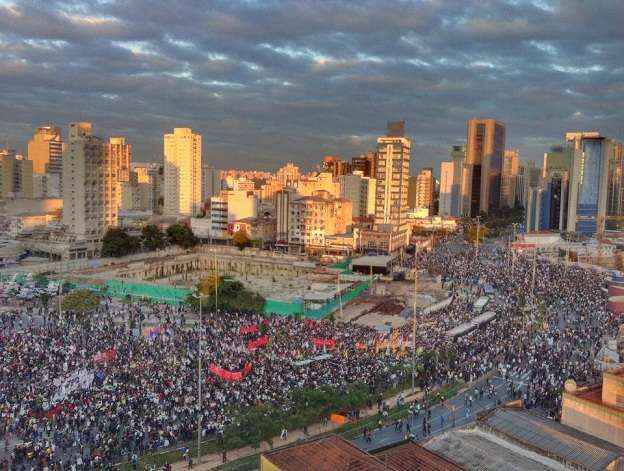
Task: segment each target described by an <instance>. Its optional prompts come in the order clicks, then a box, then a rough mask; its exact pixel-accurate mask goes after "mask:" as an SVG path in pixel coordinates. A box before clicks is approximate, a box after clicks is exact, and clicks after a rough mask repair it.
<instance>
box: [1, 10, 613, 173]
mask: <svg viewBox="0 0 624 471" xmlns="http://www.w3.org/2000/svg"><path fill="white" fill-rule="evenodd" d="M67 5H68V4H67V3H63V4H61V3H57V2H48V3H46V4H45V5H42V4H40V3H34V2H28V1H22V2H18V3H15V4H13V2H10V1H7V0H0V25H1V26H2V28H0V29H1V30H2V33H0V59H1V60H2V61H3V63H4V64H5V66H4V67H2V68H1V69H2V70H0V90H2V91H3V101H2V104H0V111H2V112H1V113H0V115H1V116H3V118H1V121H0V143H2V145H5V144H8V145H9V146H10V147H15V148H17V149H18V150H19V151H21V152H22V153H24V154H25V153H26V145H27V142H28V139H29V138H30V137H31V136H32V133H33V131H34V129H35V128H36V127H38V126H41V125H44V124H47V123H48V122H54V123H55V124H56V125H60V126H62V127H63V128H64V129H66V126H67V124H68V123H69V122H72V121H90V122H93V123H94V125H95V127H96V129H97V130H98V134H101V135H123V136H126V137H127V138H128V139H129V140H130V141H131V142H132V143H133V146H134V154H135V155H136V160H137V161H154V160H156V159H160V158H162V135H163V134H164V133H165V132H168V130H170V129H172V128H173V127H184V126H188V127H192V128H193V129H194V130H197V132H198V133H200V134H202V136H203V137H204V139H203V140H204V148H203V152H202V154H203V155H204V157H205V159H204V160H205V162H206V163H209V164H212V165H214V166H216V167H218V168H224V167H239V168H252V167H255V168H261V169H275V168H277V167H279V166H280V163H281V162H285V161H293V162H295V163H296V164H298V165H301V166H302V167H303V168H310V166H311V165H310V164H311V163H312V164H313V165H316V163H317V162H318V161H319V160H320V158H321V157H322V156H323V155H340V156H342V157H343V158H347V159H348V158H351V157H352V156H354V155H358V154H359V153H362V152H365V151H367V150H370V149H372V148H374V146H375V138H376V137H377V135H378V131H379V129H382V128H383V126H384V124H385V122H386V121H389V120H393V119H405V120H406V121H407V132H406V134H407V135H408V136H410V138H411V139H412V141H413V144H412V146H413V149H412V154H413V159H412V160H413V162H414V164H413V165H414V166H415V168H422V167H428V166H432V167H433V168H434V169H436V171H437V169H438V168H439V164H440V162H441V161H443V160H445V159H446V158H447V156H448V149H449V147H450V146H451V145H453V144H458V143H461V142H463V141H464V140H465V139H466V132H465V122H466V121H467V120H468V119H470V118H478V117H491V118H494V119H497V120H500V121H501V122H503V123H504V124H505V125H506V127H507V130H508V142H507V147H508V148H517V149H519V152H520V156H521V157H522V158H523V159H531V160H534V161H537V162H539V161H540V160H541V156H542V155H543V153H544V152H546V151H547V150H548V148H549V147H550V145H552V144H558V143H561V142H562V136H563V135H564V133H565V132H567V131H571V130H597V131H600V132H601V133H602V134H604V135H610V136H613V137H614V138H619V139H621V138H622V131H621V128H620V126H619V124H618V123H619V122H621V120H622V117H624V115H623V113H624V112H623V111H621V110H623V109H624V107H622V106H621V105H622V103H623V101H624V93H623V92H622V90H621V87H620V86H619V85H618V84H619V83H620V82H621V79H622V76H623V75H624V69H623V68H622V67H620V64H619V61H618V56H617V51H618V48H620V47H621V42H622V39H621V34H620V33H619V29H618V26H617V25H618V24H620V23H621V20H622V18H623V16H624V7H622V6H621V5H617V4H616V2H607V1H604V2H591V4H590V2H581V1H573V2H547V1H539V2H538V1H534V2H528V1H526V2H522V1H517V2H502V1H492V2H487V4H484V3H483V2H450V1H436V2H422V3H414V4H404V3H391V4H386V3H385V2H384V3H383V5H382V4H381V3H379V2H375V1H369V2H366V3H358V4H351V3H340V2H334V3H332V4H327V5H326V6H323V7H321V6H318V7H314V8H313V7H311V6H310V5H309V4H307V3H306V2H294V1H293V2H270V3H269V2H265V3H253V2H245V3H239V2H228V3H223V4H215V5H213V7H212V8H210V9H206V11H201V10H198V9H197V8H196V7H194V5H193V4H192V3H191V2H181V3H179V5H177V10H176V11H175V12H172V11H169V9H170V8H171V5H158V6H157V7H156V8H153V7H152V8H149V6H145V5H141V4H140V3H139V2H132V3H131V4H127V5H126V4H121V3H119V2H97V3H95V2H94V3H87V2H75V3H73V4H72V6H71V7H68V6H67ZM483 7H486V8H483ZM486 11H487V14H486ZM506 18H513V20H507V19H506ZM280 19H281V20H283V21H279V20H280ZM590 21H591V22H592V23H591V24H592V25H594V26H595V27H593V28H586V27H585V25H586V24H588V22H590ZM163 25H164V26H165V27H163ZM294 25H297V27H294ZM484 92H487V94H485V93H484ZM276 135H278V136H280V139H275V136H276ZM412 172H414V167H413V169H412Z"/></svg>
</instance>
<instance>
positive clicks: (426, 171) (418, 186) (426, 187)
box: [408, 167, 435, 215]
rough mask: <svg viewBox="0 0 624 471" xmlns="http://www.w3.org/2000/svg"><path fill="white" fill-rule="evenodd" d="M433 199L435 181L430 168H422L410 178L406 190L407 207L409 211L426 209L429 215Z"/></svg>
mask: <svg viewBox="0 0 624 471" xmlns="http://www.w3.org/2000/svg"><path fill="white" fill-rule="evenodd" d="M434 198H435V179H434V178H433V169H432V168H429V167H428V168H423V169H422V170H421V171H420V172H418V175H416V176H414V177H410V179H409V188H408V205H409V207H410V208H411V209H427V210H428V211H429V215H431V211H432V210H433V203H434Z"/></svg>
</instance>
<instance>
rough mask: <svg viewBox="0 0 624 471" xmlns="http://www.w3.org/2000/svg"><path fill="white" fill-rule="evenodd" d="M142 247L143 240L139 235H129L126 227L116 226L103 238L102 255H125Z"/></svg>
mask: <svg viewBox="0 0 624 471" xmlns="http://www.w3.org/2000/svg"><path fill="white" fill-rule="evenodd" d="M140 247H141V241H140V239H139V238H138V237H134V236H131V235H129V234H128V232H126V230H125V229H120V228H117V227H114V228H111V229H109V230H108V231H106V234H104V238H103V239H102V256H103V257H124V256H126V255H129V254H131V253H135V252H137V251H138V250H139V248H140Z"/></svg>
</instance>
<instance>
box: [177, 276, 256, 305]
mask: <svg viewBox="0 0 624 471" xmlns="http://www.w3.org/2000/svg"><path fill="white" fill-rule="evenodd" d="M215 284H216V279H215V277H214V276H209V277H206V278H203V279H202V280H201V281H200V282H199V283H198V284H197V291H198V292H199V293H200V294H201V295H202V296H203V298H202V304H203V305H204V306H206V307H208V306H210V308H212V306H215V305H217V306H218V308H219V309H224V310H226V311H252V312H262V311H263V310H264V303H265V301H266V300H265V299H264V297H262V296H261V295H259V294H258V293H254V292H253V291H250V290H248V289H247V288H245V285H243V284H242V283H241V282H240V281H236V280H233V279H231V278H225V277H220V278H219V284H218V288H217V294H218V298H219V299H218V302H217V300H216V299H215ZM186 302H187V303H188V304H189V305H191V306H192V307H193V308H194V309H198V308H199V301H198V300H197V297H196V296H194V295H189V296H188V297H187V298H186Z"/></svg>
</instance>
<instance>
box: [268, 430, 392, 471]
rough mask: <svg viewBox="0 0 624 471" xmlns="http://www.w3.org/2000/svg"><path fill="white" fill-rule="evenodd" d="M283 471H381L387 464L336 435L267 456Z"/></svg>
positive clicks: (283, 449)
mask: <svg viewBox="0 0 624 471" xmlns="http://www.w3.org/2000/svg"><path fill="white" fill-rule="evenodd" d="M263 456H264V458H265V459H267V460H268V461H270V462H271V463H273V464H274V465H275V466H277V467H278V468H279V469H280V470H281V471H308V470H310V471H311V470H314V471H381V470H384V469H387V468H386V467H385V466H384V464H383V463H382V462H381V461H379V460H378V459H377V458H375V457H374V456H372V455H369V454H368V453H365V452H363V451H361V450H360V449H359V448H357V447H356V446H354V445H352V444H351V443H349V442H348V441H346V440H344V439H342V438H340V437H338V436H336V435H332V436H329V437H326V438H320V439H318V440H313V441H309V442H307V443H303V444H299V445H293V446H288V447H285V448H281V449H279V450H275V451H272V452H269V453H265V454H264V455H263Z"/></svg>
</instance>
